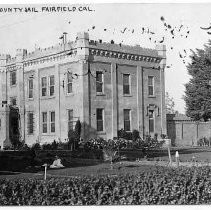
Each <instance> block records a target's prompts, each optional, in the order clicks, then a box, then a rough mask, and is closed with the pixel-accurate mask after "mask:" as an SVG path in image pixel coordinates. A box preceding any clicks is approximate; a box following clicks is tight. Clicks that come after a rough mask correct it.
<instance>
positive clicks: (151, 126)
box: [149, 110, 155, 133]
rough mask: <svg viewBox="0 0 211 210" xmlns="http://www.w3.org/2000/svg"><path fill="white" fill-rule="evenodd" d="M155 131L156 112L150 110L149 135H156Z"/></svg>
mask: <svg viewBox="0 0 211 210" xmlns="http://www.w3.org/2000/svg"><path fill="white" fill-rule="evenodd" d="M154 131H155V118H154V111H153V110H149V133H154Z"/></svg>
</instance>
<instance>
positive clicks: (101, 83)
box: [95, 71, 104, 95]
mask: <svg viewBox="0 0 211 210" xmlns="http://www.w3.org/2000/svg"><path fill="white" fill-rule="evenodd" d="M97 73H100V74H101V75H102V82H99V81H97ZM97 84H100V85H101V86H102V91H101V92H98V91H97ZM95 85H96V94H97V95H98V94H99V95H101V94H104V73H103V72H102V71H96V84H95Z"/></svg>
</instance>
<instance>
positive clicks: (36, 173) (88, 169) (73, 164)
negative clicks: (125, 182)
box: [0, 148, 211, 179]
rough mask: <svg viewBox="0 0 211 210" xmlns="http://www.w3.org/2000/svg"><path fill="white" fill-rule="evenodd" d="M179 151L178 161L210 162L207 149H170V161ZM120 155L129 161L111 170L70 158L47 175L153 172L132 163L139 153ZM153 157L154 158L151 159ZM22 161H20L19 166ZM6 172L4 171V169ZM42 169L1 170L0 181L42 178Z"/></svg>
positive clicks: (161, 156)
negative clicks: (62, 166)
mask: <svg viewBox="0 0 211 210" xmlns="http://www.w3.org/2000/svg"><path fill="white" fill-rule="evenodd" d="M177 150H178V151H179V154H180V158H179V159H180V161H181V162H186V161H191V160H192V158H193V156H194V157H195V160H197V161H198V162H201V161H202V162H211V149H209V148H172V149H171V155H172V161H175V152H176V151H177ZM120 154H121V155H123V154H125V155H126V156H127V157H128V158H129V160H131V161H126V162H123V164H120V163H119V162H117V163H115V164H114V165H113V169H112V170H111V167H110V164H109V163H106V162H102V161H98V160H93V159H79V158H71V159H70V161H69V160H66V163H65V164H64V165H65V166H66V167H65V168H63V169H48V170H47V174H48V176H61V177H65V176H67V177H68V176H86V175H92V176H97V175H103V174H109V175H119V174H122V173H133V172H143V171H152V170H155V169H156V167H157V166H155V165H150V166H149V165H141V164H137V162H134V160H135V159H136V158H139V157H142V156H143V155H141V151H139V150H136V151H131V150H128V151H121V153H120ZM152 156H154V157H152ZM149 160H161V161H168V152H167V149H162V150H161V151H160V152H159V150H156V151H154V155H152V152H150V154H149ZM21 162H22V161H20V164H21ZM4 170H6V169H4ZM43 173H44V168H43V167H39V168H34V169H33V168H32V170H22V171H20V172H18V171H17V170H16V173H12V172H11V171H9V170H8V172H7V171H6V172H4V171H3V170H2V171H0V179H4V178H9V179H14V178H28V177H35V178H43Z"/></svg>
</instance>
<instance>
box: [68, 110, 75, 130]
mask: <svg viewBox="0 0 211 210" xmlns="http://www.w3.org/2000/svg"><path fill="white" fill-rule="evenodd" d="M70 111H71V112H72V120H70V118H69V112H70ZM70 123H72V130H74V124H73V123H74V110H73V109H67V132H69V130H70V129H69V128H70V126H69V125H70Z"/></svg>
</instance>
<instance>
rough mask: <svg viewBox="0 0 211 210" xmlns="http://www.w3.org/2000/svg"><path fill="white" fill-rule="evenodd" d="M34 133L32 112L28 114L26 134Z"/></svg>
mask: <svg viewBox="0 0 211 210" xmlns="http://www.w3.org/2000/svg"><path fill="white" fill-rule="evenodd" d="M33 132H34V114H33V113H32V112H29V113H28V134H33Z"/></svg>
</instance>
